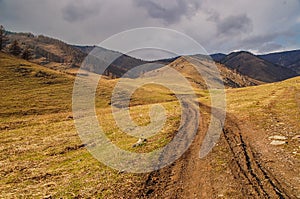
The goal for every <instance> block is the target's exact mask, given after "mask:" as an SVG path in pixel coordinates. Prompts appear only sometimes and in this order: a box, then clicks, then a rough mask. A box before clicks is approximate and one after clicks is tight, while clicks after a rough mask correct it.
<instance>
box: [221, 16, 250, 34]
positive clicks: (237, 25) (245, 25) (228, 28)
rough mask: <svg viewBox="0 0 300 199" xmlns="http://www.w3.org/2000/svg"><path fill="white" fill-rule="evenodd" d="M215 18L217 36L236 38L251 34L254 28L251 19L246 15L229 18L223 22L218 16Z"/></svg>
mask: <svg viewBox="0 0 300 199" xmlns="http://www.w3.org/2000/svg"><path fill="white" fill-rule="evenodd" d="M215 18H216V19H217V21H216V22H217V35H230V36H235V35H237V34H241V33H247V32H250V31H252V28H253V24H252V21H251V19H250V18H249V17H248V16H247V15H245V14H241V15H235V16H229V17H226V18H224V19H223V20H219V18H218V15H216V16H215Z"/></svg>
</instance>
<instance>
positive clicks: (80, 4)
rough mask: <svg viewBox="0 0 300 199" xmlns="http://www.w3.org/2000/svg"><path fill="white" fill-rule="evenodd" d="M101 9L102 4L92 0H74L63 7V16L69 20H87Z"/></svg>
mask: <svg viewBox="0 0 300 199" xmlns="http://www.w3.org/2000/svg"><path fill="white" fill-rule="evenodd" d="M99 11H100V4H99V3H97V2H91V1H80V0H76V1H72V2H70V3H69V4H67V5H66V6H65V7H63V9H62V12H63V18H64V19H65V20H66V21H69V22H75V21H82V20H85V19H87V18H89V17H91V16H93V15H95V14H97V13H98V12H99Z"/></svg>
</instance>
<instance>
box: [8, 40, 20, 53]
mask: <svg viewBox="0 0 300 199" xmlns="http://www.w3.org/2000/svg"><path fill="white" fill-rule="evenodd" d="M9 52H10V53H11V54H13V55H15V56H18V55H20V54H21V52H22V48H21V47H20V45H19V42H18V41H17V40H14V41H13V43H12V44H11V45H10V47H9Z"/></svg>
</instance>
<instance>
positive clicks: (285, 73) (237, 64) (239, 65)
mask: <svg viewBox="0 0 300 199" xmlns="http://www.w3.org/2000/svg"><path fill="white" fill-rule="evenodd" d="M221 63H222V64H224V65H226V66H227V67H229V68H231V69H233V70H236V71H238V72H240V73H241V74H243V75H247V76H248V77H251V78H253V79H256V80H259V81H263V82H276V81H281V80H284V79H288V78H291V77H295V76H297V73H296V72H294V71H292V70H290V69H287V68H284V67H282V66H279V65H274V64H272V63H270V62H267V61H265V60H263V59H261V58H259V57H257V56H255V55H253V54H251V53H249V52H244V51H242V52H234V53H230V54H229V55H227V56H226V57H225V58H223V59H222V60H221Z"/></svg>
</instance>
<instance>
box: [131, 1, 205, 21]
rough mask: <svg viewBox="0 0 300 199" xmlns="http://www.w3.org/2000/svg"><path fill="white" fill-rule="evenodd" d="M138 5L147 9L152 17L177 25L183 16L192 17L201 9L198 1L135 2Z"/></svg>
mask: <svg viewBox="0 0 300 199" xmlns="http://www.w3.org/2000/svg"><path fill="white" fill-rule="evenodd" d="M134 2H135V3H136V5H138V6H139V7H141V8H144V9H146V11H147V12H148V14H149V16H150V17H153V18H157V19H162V20H163V21H164V22H166V23H175V22H178V21H179V20H180V18H181V17H182V16H192V15H193V14H195V12H196V11H197V10H198V9H199V7H200V2H199V1H197V0H192V1H191V0H165V1H159V0H134Z"/></svg>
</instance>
